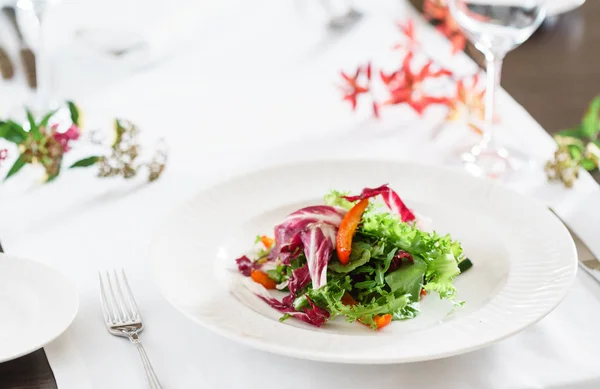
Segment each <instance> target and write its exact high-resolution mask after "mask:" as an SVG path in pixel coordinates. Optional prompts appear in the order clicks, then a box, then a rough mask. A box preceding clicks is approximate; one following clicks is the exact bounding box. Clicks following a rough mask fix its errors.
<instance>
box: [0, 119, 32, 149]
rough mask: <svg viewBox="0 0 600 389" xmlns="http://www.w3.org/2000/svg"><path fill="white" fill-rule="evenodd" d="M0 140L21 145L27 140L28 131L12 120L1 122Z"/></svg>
mask: <svg viewBox="0 0 600 389" xmlns="http://www.w3.org/2000/svg"><path fill="white" fill-rule="evenodd" d="M0 138H4V139H6V140H7V141H9V142H13V143H16V144H21V143H23V142H24V141H25V139H27V131H25V130H24V129H23V127H21V126H20V125H18V124H17V123H15V122H13V121H11V120H9V121H7V122H2V121H0Z"/></svg>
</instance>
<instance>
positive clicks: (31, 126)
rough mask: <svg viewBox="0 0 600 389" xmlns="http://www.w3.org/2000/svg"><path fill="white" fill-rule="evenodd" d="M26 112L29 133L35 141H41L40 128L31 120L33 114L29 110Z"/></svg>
mask: <svg viewBox="0 0 600 389" xmlns="http://www.w3.org/2000/svg"><path fill="white" fill-rule="evenodd" d="M25 112H27V121H28V122H29V132H31V136H33V139H35V140H42V138H43V136H42V133H41V132H40V128H39V127H38V126H37V124H35V119H34V118H33V114H32V113H31V111H30V110H28V109H27V110H25Z"/></svg>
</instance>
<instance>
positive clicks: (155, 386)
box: [129, 332, 162, 389]
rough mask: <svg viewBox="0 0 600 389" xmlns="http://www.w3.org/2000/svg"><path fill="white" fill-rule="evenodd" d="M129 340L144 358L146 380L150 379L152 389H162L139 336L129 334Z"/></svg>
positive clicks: (149, 383)
mask: <svg viewBox="0 0 600 389" xmlns="http://www.w3.org/2000/svg"><path fill="white" fill-rule="evenodd" d="M129 340H130V341H131V343H133V344H135V347H136V348H137V350H138V352H139V353H140V358H142V364H143V365H144V370H145V371H146V378H147V379H148V385H149V388H150V389H162V386H160V382H158V377H156V373H155V372H154V369H153V368H152V364H151V363H150V358H148V354H146V350H144V346H142V342H141V341H140V338H139V336H138V334H136V333H135V332H134V333H131V334H129Z"/></svg>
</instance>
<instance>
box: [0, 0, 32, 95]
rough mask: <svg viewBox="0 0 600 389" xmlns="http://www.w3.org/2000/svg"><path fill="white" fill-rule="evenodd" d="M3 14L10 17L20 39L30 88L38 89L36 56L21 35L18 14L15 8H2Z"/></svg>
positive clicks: (22, 59)
mask: <svg viewBox="0 0 600 389" xmlns="http://www.w3.org/2000/svg"><path fill="white" fill-rule="evenodd" d="M2 12H4V14H5V15H6V16H7V17H8V19H9V20H10V24H12V26H13V28H14V30H15V32H16V33H17V37H18V38H19V44H20V46H21V49H20V55H21V62H23V66H24V67H25V75H26V77H27V84H28V85H29V87H30V88H32V89H35V88H36V87H37V72H36V66H35V54H33V51H32V50H31V49H30V48H29V46H27V43H26V42H25V38H23V34H22V33H21V29H20V28H19V23H18V22H17V13H16V11H15V8H14V7H8V6H5V7H2Z"/></svg>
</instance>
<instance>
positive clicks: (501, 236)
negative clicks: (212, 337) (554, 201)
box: [151, 160, 577, 364]
mask: <svg viewBox="0 0 600 389" xmlns="http://www.w3.org/2000/svg"><path fill="white" fill-rule="evenodd" d="M384 183H389V184H390V186H391V187H392V188H394V189H395V190H396V191H397V192H398V193H399V194H400V196H401V197H402V198H403V199H404V200H405V201H406V202H407V204H408V206H409V207H411V208H412V209H413V210H415V211H416V212H418V213H421V214H424V215H427V216H429V217H431V218H432V220H433V227H434V229H435V230H436V231H438V232H440V233H451V234H452V236H453V237H454V238H455V239H457V240H459V241H461V242H462V243H463V247H464V249H465V252H466V255H467V256H469V257H470V258H471V259H472V261H473V263H474V266H473V268H472V269H471V270H469V271H468V272H467V273H465V274H463V275H460V276H459V277H457V279H456V287H457V289H458V298H459V299H460V300H464V301H465V302H466V303H465V306H464V307H463V308H460V309H456V310H454V311H453V310H452V307H451V306H450V304H449V303H447V302H445V301H442V300H440V299H439V298H437V296H435V295H428V296H426V297H425V298H424V299H423V301H422V304H421V314H420V315H419V316H418V317H417V318H416V319H412V320H406V321H395V322H393V323H392V324H390V325H389V326H387V327H386V328H384V329H383V330H381V331H378V332H374V331H371V330H370V329H368V328H366V327H365V326H362V325H360V324H356V323H346V322H344V320H343V319H342V318H337V319H336V320H333V321H331V322H329V323H327V324H326V325H325V326H323V327H322V328H315V327H311V326H309V325H306V324H304V323H302V322H300V321H298V320H294V319H289V320H286V321H285V322H283V323H281V322H279V321H278V319H279V317H280V316H281V315H280V314H279V313H278V312H276V311H275V310H273V309H271V308H270V307H269V306H267V304H265V303H264V302H263V301H261V300H260V299H259V298H258V297H256V296H255V295H253V294H252V293H250V292H249V291H248V289H247V288H246V287H245V286H244V285H243V284H242V282H241V281H242V279H243V277H242V276H241V275H240V274H239V272H238V271H237V269H236V265H235V258H237V257H239V256H240V255H241V254H243V253H246V252H248V250H249V248H250V247H251V246H252V244H253V242H254V238H255V236H256V235H257V234H272V231H273V226H274V225H275V224H277V223H278V222H280V221H281V220H282V219H283V218H284V217H285V216H286V215H287V214H288V213H290V212H292V211H295V210H297V209H298V208H300V207H302V206H307V205H310V204H321V203H322V201H323V200H322V199H323V195H324V194H325V193H326V192H328V191H329V190H330V189H333V188H335V189H340V190H351V191H352V192H353V193H358V192H359V191H360V190H361V189H362V188H363V187H374V186H379V185H381V184H384ZM153 242H154V243H153V246H152V252H151V257H152V261H153V264H154V270H155V274H156V277H157V280H158V283H159V285H160V288H161V289H162V291H163V293H164V295H165V296H166V298H167V300H168V301H170V302H171V303H172V304H173V305H174V306H175V307H176V308H177V309H179V310H180V311H181V312H183V313H184V314H186V315H187V316H188V317H189V318H191V319H192V320H194V321H195V322H197V323H199V324H201V325H203V326H205V327H207V328H209V329H211V330H213V331H215V332H217V333H219V334H221V335H224V336H226V337H228V338H231V339H233V340H236V341H238V342H240V343H243V344H246V345H249V346H253V347H256V348H258V349H261V350H265V351H269V352H274V353H279V354H284V355H288V356H294V357H299V358H306V359H313V360H322V361H332V362H343V363H369V364H373V363H398V362H411V361H421V360H429V359H435V358H442V357H446V356H451V355H456V354H460V353H464V352H467V351H472V350H475V349H478V348H481V347H484V346H487V345H489V344H491V343H493V342H496V341H499V340H501V339H504V338H506V337H508V336H510V335H513V334H515V333H517V332H519V331H521V330H523V329H524V328H526V327H527V326H530V325H532V324H533V323H535V322H537V321H538V320H540V319H541V318H543V317H544V316H545V315H547V314H548V313H549V312H550V311H552V310H553V309H554V308H555V307H556V306H557V305H558V303H559V302H560V301H561V300H562V299H563V298H564V296H565V294H566V293H567V290H568V289H569V286H570V285H571V283H572V281H573V279H574V277H575V274H576V269H577V253H576V250H575V245H574V243H573V240H572V239H571V236H570V235H569V233H568V231H567V229H566V228H565V227H564V225H563V224H562V223H561V222H560V221H559V220H558V219H557V218H556V217H555V216H554V215H553V214H552V213H551V212H550V211H549V210H548V209H547V208H546V207H544V206H543V205H542V204H540V203H538V202H536V201H534V200H532V199H530V198H527V197H524V196H522V195H519V194H517V193H515V192H512V191H510V190H508V189H506V188H503V187H502V186H500V185H498V184H497V183H496V182H492V181H486V180H481V179H476V178H474V177H471V176H468V175H466V174H463V173H460V172H454V171H449V170H446V169H441V168H435V167H426V166H422V165H413V164H407V163H397V162H389V161H356V160H355V161H328V162H313V163H301V164H295V165H289V166H281V167H276V168H272V169H268V170H263V171H260V172H256V173H253V174H249V175H246V176H243V177H239V178H237V179H234V180H231V181H229V182H226V183H224V184H221V185H219V186H216V187H214V188H212V189H210V190H208V191H206V192H203V193H201V194H200V195H198V196H197V197H196V198H195V199H194V200H192V201H191V202H189V203H188V204H187V205H185V206H184V207H182V208H181V209H179V210H178V211H176V212H175V213H174V214H173V215H172V216H171V217H170V218H169V219H168V220H166V221H165V223H163V224H162V226H161V228H160V230H159V231H158V234H157V235H156V238H155V239H154V240H153Z"/></svg>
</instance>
